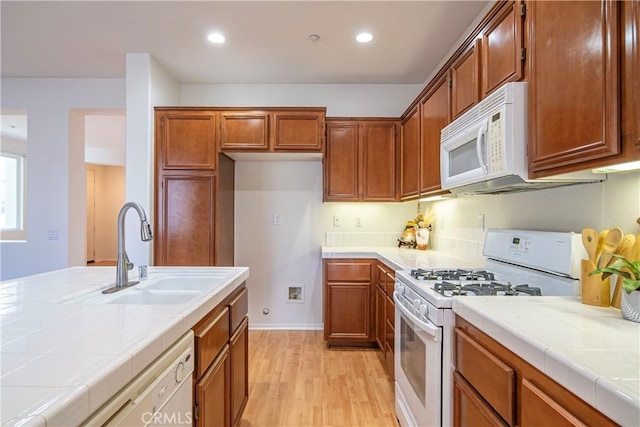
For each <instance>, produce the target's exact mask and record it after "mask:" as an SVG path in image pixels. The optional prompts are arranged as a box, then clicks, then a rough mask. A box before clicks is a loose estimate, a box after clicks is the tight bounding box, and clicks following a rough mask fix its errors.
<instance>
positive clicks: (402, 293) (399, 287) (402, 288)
mask: <svg viewBox="0 0 640 427" xmlns="http://www.w3.org/2000/svg"><path fill="white" fill-rule="evenodd" d="M394 287H395V290H396V291H398V293H399V294H400V295H404V286H402V285H401V284H400V283H397V282H396V284H395V286H394Z"/></svg>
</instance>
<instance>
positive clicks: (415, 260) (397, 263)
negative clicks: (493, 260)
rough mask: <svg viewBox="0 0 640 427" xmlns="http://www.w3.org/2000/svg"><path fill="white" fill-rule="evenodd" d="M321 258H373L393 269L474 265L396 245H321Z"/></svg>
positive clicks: (467, 266) (452, 257)
mask: <svg viewBox="0 0 640 427" xmlns="http://www.w3.org/2000/svg"><path fill="white" fill-rule="evenodd" d="M322 258H375V259H378V260H379V261H382V262H383V263H385V264H386V265H387V266H388V267H389V268H393V269H394V270H405V269H410V268H428V267H436V268H453V267H455V268H471V267H482V266H483V265H474V264H473V263H470V262H469V261H466V260H464V259H463V258H456V257H454V256H451V255H447V254H445V253H442V252H439V251H434V250H425V251H421V250H418V249H408V248H397V247H389V246H383V247H359V246H323V247H322Z"/></svg>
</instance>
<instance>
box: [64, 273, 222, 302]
mask: <svg viewBox="0 0 640 427" xmlns="http://www.w3.org/2000/svg"><path fill="white" fill-rule="evenodd" d="M228 277H229V272H228V271H220V272H215V273H204V272H193V271H179V272H172V273H171V274H162V275H157V276H152V277H150V278H148V279H147V280H143V281H142V282H140V283H138V284H137V285H135V286H133V287H130V288H127V289H124V290H122V291H118V292H114V293H111V294H103V293H102V290H98V291H96V290H92V291H89V292H83V293H81V294H80V295H78V294H75V295H70V296H66V297H64V298H61V299H58V300H56V301H54V302H56V303H59V304H141V305H150V304H184V303H187V302H189V301H191V300H193V299H195V298H197V297H198V296H200V295H202V294H203V293H204V292H212V291H214V290H215V289H216V288H218V287H220V286H222V285H223V284H225V283H226V282H227V278H228Z"/></svg>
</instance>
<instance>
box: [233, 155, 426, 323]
mask: <svg viewBox="0 0 640 427" xmlns="http://www.w3.org/2000/svg"><path fill="white" fill-rule="evenodd" d="M414 213H415V206H414V204H412V203H404V204H401V203H387V204H384V203H322V163H321V162H319V161H315V162H291V161H289V162H237V163H236V193H235V230H236V238H235V263H236V265H246V266H249V268H250V271H251V277H250V278H249V281H248V286H249V321H250V323H251V327H252V328H254V329H257V328H269V329H282V328H284V329H321V328H322V275H321V272H322V260H321V250H320V249H321V246H322V245H323V244H324V239H325V231H340V232H349V231H360V232H363V233H366V232H385V231H387V232H393V233H396V234H397V236H398V237H399V235H400V232H401V231H402V229H403V228H404V224H405V222H406V221H407V220H408V219H411V218H413V217H412V215H413V214H414ZM275 214H279V215H281V217H282V225H274V223H273V216H274V215H275ZM333 215H340V216H341V217H342V220H343V223H342V226H341V227H340V228H334V227H333V226H332V222H331V218H332V216H333ZM356 216H360V217H362V225H363V226H362V227H360V228H356V227H355V217H356ZM288 285H296V286H303V287H304V302H303V303H290V302H288V298H287V296H288V295H287V287H288ZM264 308H267V309H269V314H268V315H264V314H262V310H263V309H264Z"/></svg>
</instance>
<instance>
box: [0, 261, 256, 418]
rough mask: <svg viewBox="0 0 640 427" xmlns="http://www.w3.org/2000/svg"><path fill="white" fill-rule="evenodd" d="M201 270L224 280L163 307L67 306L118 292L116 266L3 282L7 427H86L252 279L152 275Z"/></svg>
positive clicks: (241, 270) (244, 273) (224, 273)
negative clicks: (74, 299)
mask: <svg viewBox="0 0 640 427" xmlns="http://www.w3.org/2000/svg"><path fill="white" fill-rule="evenodd" d="M194 272H195V273H204V274H211V273H215V276H216V279H212V284H211V287H209V288H206V290H204V291H203V292H202V293H201V294H199V295H198V296H197V297H196V298H194V299H192V300H190V301H188V302H186V303H183V304H164V305H138V304H82V303H70V302H68V303H64V302H63V301H64V300H63V299H64V298H67V299H68V297H69V296H73V295H76V294H77V295H81V294H84V293H87V292H90V291H99V290H100V289H103V288H106V287H108V286H110V285H111V284H112V283H113V282H114V280H115V267H72V268H67V269H64V270H59V271H54V272H50V273H44V274H38V275H35V276H29V277H24V278H20V279H15V280H7V281H4V282H1V283H0V367H1V369H0V424H2V425H3V426H4V425H13V426H17V425H29V426H69V425H77V424H79V423H80V422H82V421H84V420H85V419H86V418H87V417H88V416H89V415H90V414H91V413H93V412H94V411H95V410H97V409H98V408H99V407H100V406H102V405H103V404H104V403H105V402H106V401H107V400H108V399H109V398H111V397H112V396H113V395H114V394H115V393H117V392H118V391H119V390H120V389H121V388H122V387H123V386H124V385H125V384H127V383H128V382H129V381H130V380H131V379H133V378H134V377H135V376H136V375H137V374H139V373H140V372H141V371H142V370H143V369H144V368H145V367H146V366H148V365H149V363H151V362H152V361H153V360H154V359H155V358H157V357H158V356H159V355H161V354H162V352H163V351H164V350H166V349H167V348H169V347H170V346H171V344H173V343H174V342H175V341H177V340H178V339H179V338H180V337H181V336H182V335H184V334H185V333H186V332H187V331H188V330H189V329H190V328H191V327H192V326H193V325H194V324H195V323H196V322H197V321H198V320H200V319H201V318H202V317H203V316H204V315H205V314H207V313H208V312H209V311H210V310H211V309H213V308H214V307H215V306H216V305H217V304H218V303H220V302H221V301H222V300H223V299H224V298H225V297H226V296H227V295H229V294H230V293H231V292H232V291H233V290H234V289H236V288H237V287H238V286H240V285H241V284H242V283H243V282H244V281H245V280H246V279H247V278H248V277H249V269H248V268H246V267H182V268H179V267H149V269H148V274H149V281H150V282H151V281H153V280H155V279H156V278H159V279H162V278H164V277H173V278H175V275H176V274H191V273H194ZM134 279H136V278H135V277H133V275H132V277H131V278H130V280H134ZM176 280H178V279H176ZM132 289H133V288H132Z"/></svg>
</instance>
